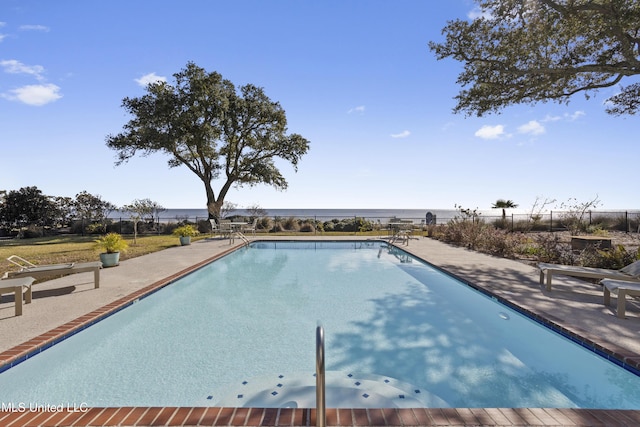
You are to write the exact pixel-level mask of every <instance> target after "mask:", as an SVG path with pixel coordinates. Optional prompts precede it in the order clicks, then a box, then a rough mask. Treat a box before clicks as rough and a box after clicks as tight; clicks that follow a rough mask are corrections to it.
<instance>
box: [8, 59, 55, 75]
mask: <svg viewBox="0 0 640 427" xmlns="http://www.w3.org/2000/svg"><path fill="white" fill-rule="evenodd" d="M0 67H2V68H3V69H4V72H5V73H9V74H30V75H32V76H34V77H35V78H36V79H38V80H42V79H43V77H42V74H43V73H44V67H43V66H41V65H25V64H23V63H22V62H20V61H17V60H15V59H8V60H4V61H0Z"/></svg>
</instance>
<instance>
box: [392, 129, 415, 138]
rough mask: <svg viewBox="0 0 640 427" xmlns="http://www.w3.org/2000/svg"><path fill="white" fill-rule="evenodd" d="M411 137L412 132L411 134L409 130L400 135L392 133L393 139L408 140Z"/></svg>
mask: <svg viewBox="0 0 640 427" xmlns="http://www.w3.org/2000/svg"><path fill="white" fill-rule="evenodd" d="M409 135H411V132H409V131H408V130H403V131H402V132H400V133H392V134H391V138H406V137H408V136H409Z"/></svg>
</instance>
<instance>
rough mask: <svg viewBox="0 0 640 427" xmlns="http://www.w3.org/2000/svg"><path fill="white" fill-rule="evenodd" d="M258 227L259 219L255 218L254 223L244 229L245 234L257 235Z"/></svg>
mask: <svg viewBox="0 0 640 427" xmlns="http://www.w3.org/2000/svg"><path fill="white" fill-rule="evenodd" d="M257 226H258V218H254V219H253V222H252V223H250V224H247V225H245V226H244V227H242V232H243V233H251V234H252V235H253V236H255V235H256V227H257Z"/></svg>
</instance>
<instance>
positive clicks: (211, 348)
mask: <svg viewBox="0 0 640 427" xmlns="http://www.w3.org/2000/svg"><path fill="white" fill-rule="evenodd" d="M318 322H321V323H322V325H323V326H324V329H325V337H326V342H325V346H326V349H325V352H326V368H327V371H328V373H327V398H326V399H327V404H328V406H330V407H331V406H333V407H339V406H344V407H375V406H400V407H401V406H405V407H407V406H430V407H581V408H613V409H640V377H638V376H636V375H634V374H633V373H631V372H628V371H626V370H624V369H623V368H621V367H619V366H617V365H615V364H613V363H611V362H609V361H607V360H605V359H603V358H601V357H599V356H597V355H596V354H594V353H592V352H590V351H588V350H586V349H585V348H583V347H581V346H580V345H578V344H575V343H573V342H571V341H569V340H566V339H565V338H563V337H561V336H560V335H558V334H555V333H553V332H551V331H550V330H548V329H547V328H545V327H543V326H541V325H539V324H537V323H536V322H534V321H531V320H530V319H528V318H526V317H524V316H522V315H520V314H518V313H517V312H515V311H512V310H510V309H509V308H507V307H505V306H504V305H502V304H499V303H497V302H496V301H494V300H493V299H491V298H489V297H487V296H485V295H483V294H481V293H479V292H477V291H475V290H473V289H471V288H469V287H468V286H466V285H464V284H462V283H460V282H458V281H456V280H455V279H453V278H451V277H449V276H447V275H445V274H443V273H441V272H439V271H438V270H436V269H434V268H432V267H431V266H429V265H428V264H426V263H424V262H421V261H419V260H417V259H415V258H413V257H411V256H409V255H408V254H406V253H405V252H403V251H400V250H398V249H394V248H390V247H388V246H387V245H386V244H385V243H382V242H257V243H254V244H252V245H251V247H249V248H245V249H242V250H239V251H237V252H234V253H232V254H230V255H228V256H225V257H224V258H222V259H219V260H218V261H215V262H213V263H212V264H210V265H208V266H206V267H204V268H202V269H199V270H198V271H196V272H194V273H192V274H190V275H188V276H186V277H184V278H182V279H180V280H178V281H177V282H175V283H174V284H171V285H170V286H167V287H166V288H164V289H162V290H161V291H158V292H156V293H154V294H152V295H150V296H148V297H146V298H143V299H141V300H140V301H139V302H137V303H135V304H132V305H131V306H130V307H128V308H126V309H124V310H121V311H120V312H118V313H116V314H114V315H112V316H110V317H109V318H107V319H106V320H104V321H101V322H99V323H97V324H95V325H94V326H91V327H89V328H87V329H86V330H84V331H82V332H80V333H78V334H76V335H74V336H72V337H71V338H69V339H67V340H65V341H63V342H61V343H59V344H57V345H55V346H53V347H51V348H50V349H48V350H46V351H44V352H43V353H41V354H39V355H37V356H35V357H33V358H31V359H28V360H27V361H25V362H23V363H21V364H19V365H17V366H15V367H13V368H11V369H8V370H6V371H5V372H3V373H2V374H0V404H2V405H5V407H6V406H7V405H20V404H22V405H31V404H51V405H59V404H65V405H67V404H72V405H82V404H86V405H89V406H132V405H139V406H213V405H221V406H222V405H225V406H258V407H264V406H298V407H313V406H315V400H314V397H315V395H314V390H313V385H314V384H315V380H314V377H313V373H314V369H315V328H316V325H317V324H318Z"/></svg>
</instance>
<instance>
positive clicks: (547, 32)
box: [429, 0, 640, 116]
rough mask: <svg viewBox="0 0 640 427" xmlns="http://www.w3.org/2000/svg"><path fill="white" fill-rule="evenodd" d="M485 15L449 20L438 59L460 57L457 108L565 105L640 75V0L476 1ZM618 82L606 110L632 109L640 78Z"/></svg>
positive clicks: (639, 98)
mask: <svg viewBox="0 0 640 427" xmlns="http://www.w3.org/2000/svg"><path fill="white" fill-rule="evenodd" d="M475 1H476V3H477V4H478V6H479V8H480V10H481V12H482V13H481V15H480V17H478V18H476V19H473V20H472V21H464V20H455V21H450V22H448V23H447V25H446V26H445V27H444V29H443V30H442V33H443V34H444V35H445V41H444V42H442V43H436V42H433V41H432V42H430V43H429V47H430V49H431V50H432V51H433V52H434V53H435V55H436V57H437V58H438V59H439V60H440V59H444V58H453V59H455V60H457V61H460V62H462V63H463V65H464V68H463V71H462V72H461V73H460V74H459V76H458V79H457V83H458V84H460V85H461V86H462V87H463V89H462V90H461V91H460V93H459V94H458V95H457V96H456V97H455V98H456V100H457V105H456V106H455V108H454V112H456V113H459V112H465V113H466V114H468V115H471V114H473V113H475V114H476V115H478V116H482V115H484V114H486V113H490V112H497V111H499V110H501V109H503V108H504V107H507V106H510V105H515V104H535V103H537V102H545V101H549V100H551V101H556V102H559V103H567V102H568V101H569V99H570V98H571V96H573V95H574V94H577V93H579V92H582V93H584V95H585V96H586V97H587V98H588V97H589V96H590V94H592V93H594V92H595V91H597V90H598V89H601V88H606V87H612V86H618V85H621V84H622V83H623V81H625V82H626V80H625V78H633V77H634V76H638V75H639V74H640V51H639V49H640V1H639V0H475ZM630 83H631V84H628V85H627V86H619V87H618V91H619V92H618V93H617V94H616V95H614V96H612V97H610V98H609V99H608V100H607V112H608V113H610V114H614V115H620V114H635V113H636V112H637V111H638V107H639V106H640V83H637V82H635V83H634V82H630Z"/></svg>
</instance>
